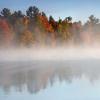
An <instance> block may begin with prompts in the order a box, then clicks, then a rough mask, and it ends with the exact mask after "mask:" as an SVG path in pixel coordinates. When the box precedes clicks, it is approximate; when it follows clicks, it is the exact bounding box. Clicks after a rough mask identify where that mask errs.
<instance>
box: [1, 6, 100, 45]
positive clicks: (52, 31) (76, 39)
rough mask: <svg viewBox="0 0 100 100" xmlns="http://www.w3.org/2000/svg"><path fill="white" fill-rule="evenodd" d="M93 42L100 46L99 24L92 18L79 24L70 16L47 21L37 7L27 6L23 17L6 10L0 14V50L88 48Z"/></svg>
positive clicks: (97, 20) (96, 19) (45, 16)
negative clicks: (11, 47) (38, 47)
mask: <svg viewBox="0 0 100 100" xmlns="http://www.w3.org/2000/svg"><path fill="white" fill-rule="evenodd" d="M94 41H95V42H96V43H98V44H99V43H100V22H99V19H98V18H96V17H94V15H91V16H90V17H89V19H88V20H87V22H86V23H84V24H82V22H81V21H78V22H73V21H72V17H70V16H68V17H66V18H65V19H64V20H62V19H61V18H59V20H58V21H56V20H55V19H54V18H53V17H52V16H49V18H48V17H47V15H46V14H45V13H44V12H42V11H40V10H39V9H38V8H37V7H36V6H30V7H29V8H28V9H27V10H26V14H24V13H23V12H22V11H20V10H19V11H14V12H11V11H10V9H8V8H4V9H2V10H1V12H0V47H2V46H10V45H12V46H26V47H30V46H53V47H54V46H58V45H70V44H74V45H79V44H88V45H91V44H93V43H94Z"/></svg>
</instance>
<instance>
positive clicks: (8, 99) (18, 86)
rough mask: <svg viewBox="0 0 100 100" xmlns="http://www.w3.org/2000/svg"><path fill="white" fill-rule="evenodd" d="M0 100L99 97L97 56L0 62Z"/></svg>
mask: <svg viewBox="0 0 100 100" xmlns="http://www.w3.org/2000/svg"><path fill="white" fill-rule="evenodd" d="M0 100H100V59H80V60H62V61H60V60H57V61H56V60H43V61H42V60H36V61H25V62H24V61H14V62H0Z"/></svg>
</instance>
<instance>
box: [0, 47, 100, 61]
mask: <svg viewBox="0 0 100 100" xmlns="http://www.w3.org/2000/svg"><path fill="white" fill-rule="evenodd" d="M80 59H100V48H99V47H56V48H9V49H0V62H6V61H35V60H80Z"/></svg>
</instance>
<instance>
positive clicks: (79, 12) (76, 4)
mask: <svg viewBox="0 0 100 100" xmlns="http://www.w3.org/2000/svg"><path fill="white" fill-rule="evenodd" d="M29 6H37V7H38V8H39V9H40V11H44V12H45V13H46V14H47V16H50V15H52V16H53V17H54V18H55V20H58V19H59V17H60V18H62V19H64V18H65V17H68V16H71V17H72V18H73V21H78V20H81V21H83V22H85V21H86V20H88V17H89V16H90V15H92V14H93V15H95V16H96V17H98V18H100V0H0V10H1V9H3V8H10V9H11V11H14V10H22V11H23V12H24V13H25V11H26V10H27V9H28V7H29Z"/></svg>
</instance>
